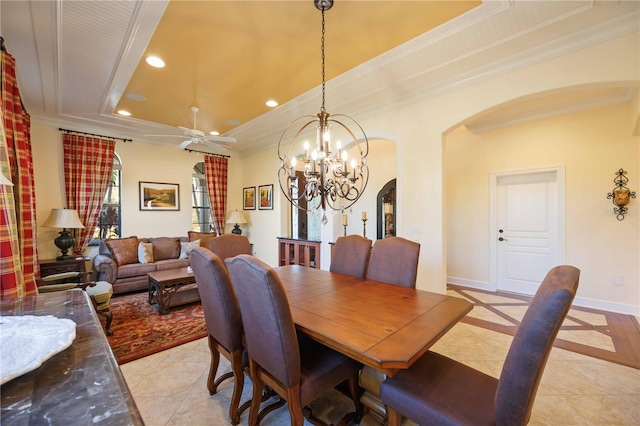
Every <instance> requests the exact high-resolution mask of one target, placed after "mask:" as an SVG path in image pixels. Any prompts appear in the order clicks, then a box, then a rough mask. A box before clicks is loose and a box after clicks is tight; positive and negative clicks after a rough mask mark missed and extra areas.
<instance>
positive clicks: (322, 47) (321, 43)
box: [320, 5, 326, 112]
mask: <svg viewBox="0 0 640 426" xmlns="http://www.w3.org/2000/svg"><path fill="white" fill-rule="evenodd" d="M320 45H321V58H322V106H321V107H320V111H322V112H324V111H326V110H325V108H324V80H325V75H324V5H323V6H322V37H321V38H320Z"/></svg>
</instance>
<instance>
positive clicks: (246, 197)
mask: <svg viewBox="0 0 640 426" xmlns="http://www.w3.org/2000/svg"><path fill="white" fill-rule="evenodd" d="M242 209H243V210H255V209H256V187H255V186H250V187H248V188H243V189H242Z"/></svg>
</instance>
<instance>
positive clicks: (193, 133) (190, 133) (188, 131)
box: [178, 126, 198, 138]
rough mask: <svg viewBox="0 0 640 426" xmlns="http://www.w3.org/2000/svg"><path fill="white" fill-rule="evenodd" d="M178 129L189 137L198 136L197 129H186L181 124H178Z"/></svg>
mask: <svg viewBox="0 0 640 426" xmlns="http://www.w3.org/2000/svg"><path fill="white" fill-rule="evenodd" d="M178 129H180V130H182V131H183V132H184V135H185V136H188V137H190V138H195V137H197V136H198V131H197V130H196V129H188V128H186V127H182V126H178Z"/></svg>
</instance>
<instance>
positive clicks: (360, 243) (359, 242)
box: [329, 234, 371, 278]
mask: <svg viewBox="0 0 640 426" xmlns="http://www.w3.org/2000/svg"><path fill="white" fill-rule="evenodd" d="M370 254H371V240H370V239H368V238H365V237H361V236H360V235H356V234H353V235H347V236H345V237H338V239H337V240H336V243H335V245H334V247H333V251H332V253H331V266H330V267H329V270H330V271H331V272H338V273H341V274H345V275H351V276H353V277H358V278H364V277H365V275H366V273H367V264H368V263H369V255H370Z"/></svg>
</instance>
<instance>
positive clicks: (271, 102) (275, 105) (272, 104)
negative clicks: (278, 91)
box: [267, 99, 278, 108]
mask: <svg viewBox="0 0 640 426" xmlns="http://www.w3.org/2000/svg"><path fill="white" fill-rule="evenodd" d="M267 106H268V107H271V108H275V107H277V106H278V102H276V101H274V100H273V99H269V100H268V101H267Z"/></svg>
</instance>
